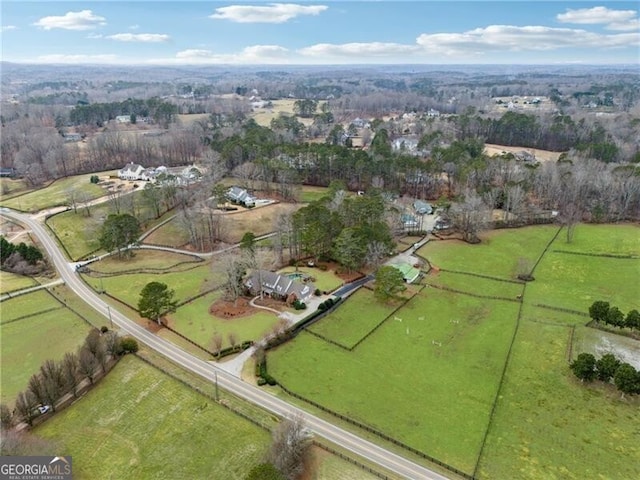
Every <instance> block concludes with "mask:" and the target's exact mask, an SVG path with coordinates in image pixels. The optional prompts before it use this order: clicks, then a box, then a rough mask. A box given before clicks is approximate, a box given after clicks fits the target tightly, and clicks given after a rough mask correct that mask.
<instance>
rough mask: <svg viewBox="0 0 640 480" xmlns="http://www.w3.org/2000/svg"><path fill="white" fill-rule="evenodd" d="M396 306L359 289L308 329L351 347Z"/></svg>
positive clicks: (368, 291)
mask: <svg viewBox="0 0 640 480" xmlns="http://www.w3.org/2000/svg"><path fill="white" fill-rule="evenodd" d="M397 307H398V305H393V304H384V303H380V302H378V301H376V300H375V299H374V297H373V292H371V291H370V290H366V289H361V290H359V291H357V292H356V293H354V294H352V295H351V296H350V297H349V299H348V301H346V302H345V303H344V305H341V306H340V307H339V308H337V309H336V310H334V311H333V312H331V313H330V314H329V315H327V316H326V317H325V318H323V319H322V321H321V322H318V323H316V324H314V325H313V326H312V327H311V328H310V330H312V331H313V332H316V333H319V334H320V335H323V336H325V337H327V338H328V339H330V340H333V341H335V342H338V343H339V344H341V345H344V346H345V347H351V346H352V345H353V344H355V343H356V342H357V341H358V340H360V339H361V338H362V337H364V336H365V335H366V334H367V333H369V332H370V331H371V330H372V329H373V328H374V327H375V326H376V325H378V324H379V323H380V322H382V321H383V320H384V319H385V318H387V317H388V316H389V315H391V312H393V311H394V310H395V309H396V308H397Z"/></svg>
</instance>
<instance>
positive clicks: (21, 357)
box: [0, 291, 89, 403]
mask: <svg viewBox="0 0 640 480" xmlns="http://www.w3.org/2000/svg"><path fill="white" fill-rule="evenodd" d="M1 308H2V324H0V345H2V357H1V358H2V375H1V383H0V385H1V386H2V394H1V397H2V401H3V402H9V403H13V401H14V400H15V397H16V394H17V393H18V392H19V391H21V390H24V389H25V388H26V386H27V382H28V380H29V377H30V376H31V375H33V374H34V373H36V372H37V371H38V370H39V368H40V365H42V363H43V362H44V361H45V360H48V359H52V360H61V359H62V357H63V356H64V354H65V353H66V352H75V351H76V349H77V348H78V347H79V346H80V345H81V344H82V342H83V340H84V338H85V336H86V335H87V333H88V331H89V326H88V325H87V324H86V323H85V322H84V321H82V319H80V318H79V317H78V316H77V315H75V314H74V313H73V312H72V311H71V310H68V309H66V308H64V307H62V305H61V304H60V303H59V302H58V301H57V300H55V299H54V298H53V297H51V296H50V295H48V294H47V293H45V292H42V291H38V292H33V293H29V294H27V295H22V296H20V297H16V298H15V299H10V300H6V301H4V302H2V305H1ZM36 312H42V313H36ZM26 315H29V316H27V317H25V318H21V319H20V320H16V321H11V320H13V319H17V318H19V317H23V316H26Z"/></svg>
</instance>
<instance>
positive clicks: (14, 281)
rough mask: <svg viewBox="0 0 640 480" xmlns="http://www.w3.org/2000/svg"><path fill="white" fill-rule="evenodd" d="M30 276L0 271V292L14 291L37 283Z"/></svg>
mask: <svg viewBox="0 0 640 480" xmlns="http://www.w3.org/2000/svg"><path fill="white" fill-rule="evenodd" d="M37 284H38V282H36V281H35V280H34V279H33V278H31V277H26V276H24V275H18V274H16V273H10V272H4V271H0V293H7V292H14V291H16V290H22V289H23V288H29V287H33V286H35V285H37Z"/></svg>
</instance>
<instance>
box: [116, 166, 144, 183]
mask: <svg viewBox="0 0 640 480" xmlns="http://www.w3.org/2000/svg"><path fill="white" fill-rule="evenodd" d="M144 171H145V170H144V167H143V166H142V165H138V164H137V163H127V164H126V165H125V166H124V168H122V169H121V170H118V178H120V179H122V180H142V173H143V172H144Z"/></svg>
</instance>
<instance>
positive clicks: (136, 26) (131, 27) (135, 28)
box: [129, 23, 140, 30]
mask: <svg viewBox="0 0 640 480" xmlns="http://www.w3.org/2000/svg"><path fill="white" fill-rule="evenodd" d="M139 28H140V25H138V24H137V23H136V24H135V25H129V30H138V29H139Z"/></svg>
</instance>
